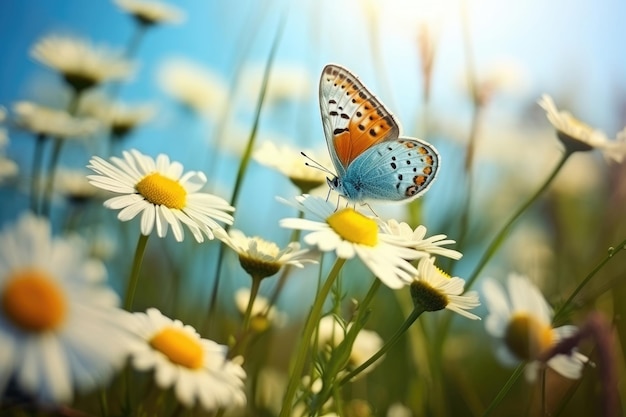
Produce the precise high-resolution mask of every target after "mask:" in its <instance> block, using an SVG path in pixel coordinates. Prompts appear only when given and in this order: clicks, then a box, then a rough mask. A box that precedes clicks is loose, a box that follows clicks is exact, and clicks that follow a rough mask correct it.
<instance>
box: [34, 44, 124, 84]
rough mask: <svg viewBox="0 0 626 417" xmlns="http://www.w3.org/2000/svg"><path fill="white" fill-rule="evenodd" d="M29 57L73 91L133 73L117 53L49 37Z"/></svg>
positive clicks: (36, 45)
mask: <svg viewBox="0 0 626 417" xmlns="http://www.w3.org/2000/svg"><path fill="white" fill-rule="evenodd" d="M31 55H32V56H33V58H35V59H36V60H37V61H39V62H41V63H42V64H44V65H46V66H48V67H50V68H52V69H54V70H56V71H57V72H59V73H60V74H61V75H62V76H63V78H64V79H65V81H66V82H67V83H68V84H69V85H70V86H72V88H74V89H75V90H76V91H83V90H85V89H88V88H91V87H94V86H96V85H98V84H101V83H104V82H107V81H111V80H121V79H125V78H126V77H128V76H129V75H130V73H131V72H132V70H133V65H132V64H131V63H130V62H129V61H127V60H126V59H124V58H122V54H121V53H119V52H114V51H112V50H110V49H108V48H106V47H103V46H94V45H92V44H91V43H90V42H87V41H85V40H83V39H79V38H74V37H68V36H61V35H49V36H46V37H44V38H43V39H40V40H39V41H38V42H37V43H36V44H35V45H34V46H33V48H32V50H31Z"/></svg>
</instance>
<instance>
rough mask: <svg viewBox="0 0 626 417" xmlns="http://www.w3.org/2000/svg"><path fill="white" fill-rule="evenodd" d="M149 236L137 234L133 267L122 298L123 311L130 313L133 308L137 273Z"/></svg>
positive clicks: (137, 280)
mask: <svg viewBox="0 0 626 417" xmlns="http://www.w3.org/2000/svg"><path fill="white" fill-rule="evenodd" d="M149 237H150V235H143V234H141V233H140V234H139V239H138V240H137V247H136V248H135V257H134V258H133V266H132V269H131V272H130V278H129V279H128V287H127V288H126V295H125V297H124V310H127V311H131V309H132V308H133V300H134V299H135V291H136V290H137V283H138V282H139V271H140V270H141V263H142V262H143V255H144V253H145V252H146V244H147V243H148V238H149Z"/></svg>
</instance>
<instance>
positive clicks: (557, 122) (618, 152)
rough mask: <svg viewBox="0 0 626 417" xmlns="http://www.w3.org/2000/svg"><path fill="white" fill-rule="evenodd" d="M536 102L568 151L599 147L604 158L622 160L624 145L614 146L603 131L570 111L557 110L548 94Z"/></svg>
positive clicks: (625, 150) (624, 151) (625, 152)
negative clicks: (582, 120) (584, 121)
mask: <svg viewBox="0 0 626 417" xmlns="http://www.w3.org/2000/svg"><path fill="white" fill-rule="evenodd" d="M538 103H539V105H540V106H541V107H542V108H543V109H544V110H545V111H546V116H547V117H548V121H550V123H551V124H552V126H554V128H555V129H556V133H557V136H558V138H559V140H560V141H561V143H563V145H564V146H565V150H566V151H567V152H568V153H572V152H578V151H590V150H592V149H600V150H601V151H602V153H603V154H604V157H605V158H606V159H611V160H613V161H615V162H618V163H619V162H622V161H623V160H624V155H625V154H626V147H624V146H616V143H615V142H613V141H610V140H609V139H607V137H606V135H605V134H604V133H603V132H601V131H600V130H597V129H594V128H592V127H591V126H589V125H587V124H585V123H583V122H581V121H580V120H578V119H577V118H575V117H574V116H572V114H571V113H570V112H568V111H559V109H558V108H557V107H556V105H555V104H554V100H552V97H550V96H549V95H547V94H544V95H543V96H542V97H541V99H540V100H539V102H538Z"/></svg>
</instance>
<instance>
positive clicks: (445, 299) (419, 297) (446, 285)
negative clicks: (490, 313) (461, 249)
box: [411, 258, 480, 320]
mask: <svg viewBox="0 0 626 417" xmlns="http://www.w3.org/2000/svg"><path fill="white" fill-rule="evenodd" d="M464 286H465V281H464V280H463V279H461V278H459V277H450V275H448V274H446V273H445V272H443V271H442V270H441V269H439V268H437V267H436V266H435V259H434V258H422V259H420V261H419V264H418V265H417V275H416V276H415V280H414V281H413V282H412V283H411V298H412V299H413V304H414V305H416V306H420V307H422V308H423V309H424V311H439V310H443V309H448V310H450V311H454V312H455V313H458V314H460V315H462V316H465V317H467V318H468V319H472V320H480V317H478V316H477V315H475V314H472V313H470V312H468V311H467V310H469V309H472V308H476V307H478V306H479V305H480V302H479V301H478V293H476V292H475V291H469V292H467V293H465V295H461V294H463V287H464Z"/></svg>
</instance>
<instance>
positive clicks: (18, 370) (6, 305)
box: [0, 214, 130, 404]
mask: <svg viewBox="0 0 626 417" xmlns="http://www.w3.org/2000/svg"><path fill="white" fill-rule="evenodd" d="M105 279H106V270H105V268H104V265H103V264H102V263H101V262H100V261H96V260H94V259H92V258H88V257H87V251H86V245H85V244H84V242H83V241H82V239H78V238H73V239H61V238H53V237H51V228H50V224H49V223H48V221H47V220H45V219H43V218H38V217H35V216H33V215H31V214H25V215H23V216H22V217H20V219H19V220H18V221H17V223H16V224H15V225H14V226H12V227H9V228H6V229H5V230H4V231H2V233H0V345H1V346H2V353H1V354H0V395H1V394H2V392H4V390H5V389H6V387H7V383H8V381H9V380H12V381H14V382H15V383H16V385H17V387H18V388H19V389H20V390H21V391H22V392H23V393H25V394H27V395H31V396H33V397H34V398H35V399H36V400H37V401H39V402H42V403H48V404H51V403H53V404H61V403H68V402H70V401H71V400H72V398H73V394H74V391H75V390H81V391H88V390H91V389H94V388H96V387H98V386H103V385H104V384H106V382H107V381H108V380H109V379H110V377H111V376H112V375H113V373H114V372H115V371H116V370H118V369H120V368H121V367H122V365H123V364H124V362H125V360H126V356H127V354H128V349H129V343H130V339H129V338H128V333H126V331H125V330H124V327H122V325H121V323H122V322H123V320H125V319H126V317H127V316H126V314H125V313H124V312H123V311H122V310H119V309H117V308H116V305H117V302H118V298H117V296H116V294H115V292H113V291H112V290H111V289H109V288H107V287H105V286H104V285H103V284H104V281H105Z"/></svg>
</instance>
